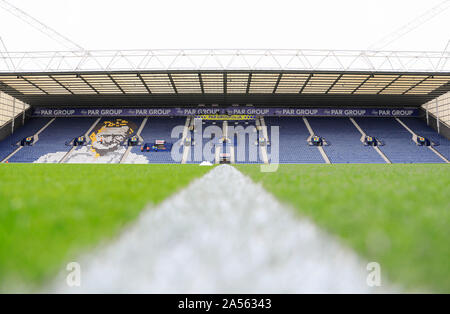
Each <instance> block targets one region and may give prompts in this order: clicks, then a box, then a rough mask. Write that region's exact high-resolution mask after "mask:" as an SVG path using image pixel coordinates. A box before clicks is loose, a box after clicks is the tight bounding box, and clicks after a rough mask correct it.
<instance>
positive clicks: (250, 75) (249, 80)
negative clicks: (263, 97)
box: [245, 72, 253, 94]
mask: <svg viewBox="0 0 450 314" xmlns="http://www.w3.org/2000/svg"><path fill="white" fill-rule="evenodd" d="M252 75H253V73H251V72H250V74H249V75H248V81H247V88H246V90H245V93H246V94H248V92H249V91H250V82H251V80H252Z"/></svg>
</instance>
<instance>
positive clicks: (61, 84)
mask: <svg viewBox="0 0 450 314" xmlns="http://www.w3.org/2000/svg"><path fill="white" fill-rule="evenodd" d="M49 77H50V78H51V79H52V80H53V81H55V82H56V83H58V84H59V86H61V87H62V88H64V89H65V90H66V91H68V92H69V93H71V94H72V95H74V93H73V92H72V91H71V90H70V89H68V88H67V87H66V86H64V84H63V83H61V82H60V81H58V80H57V79H55V78H54V77H53V76H51V75H49Z"/></svg>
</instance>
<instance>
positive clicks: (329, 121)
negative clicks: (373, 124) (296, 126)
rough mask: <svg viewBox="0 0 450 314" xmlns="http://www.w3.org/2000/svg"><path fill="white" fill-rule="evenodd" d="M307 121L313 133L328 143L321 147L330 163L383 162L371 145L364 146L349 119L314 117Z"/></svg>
mask: <svg viewBox="0 0 450 314" xmlns="http://www.w3.org/2000/svg"><path fill="white" fill-rule="evenodd" d="M308 121H309V123H310V125H311V127H312V129H313V130H314V133H315V134H316V135H319V136H323V137H324V138H325V140H326V141H327V142H329V143H330V145H329V146H323V149H324V151H325V153H326V154H327V156H328V158H329V159H330V161H331V163H385V161H384V160H383V158H381V156H380V155H379V154H378V153H377V152H376V151H375V150H374V149H373V148H372V147H370V146H364V144H363V143H362V142H361V133H359V131H358V130H357V129H356V127H355V126H354V125H353V123H352V122H351V121H350V119H348V118H317V117H316V118H308ZM371 135H374V136H376V135H375V134H371Z"/></svg>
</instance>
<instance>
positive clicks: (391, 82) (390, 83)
mask: <svg viewBox="0 0 450 314" xmlns="http://www.w3.org/2000/svg"><path fill="white" fill-rule="evenodd" d="M400 77H401V75H399V76H397V77H396V78H395V79H393V80H392V81H390V82H389V84H387V85H386V86H385V87H383V88H382V89H380V90H379V91H378V92H377V95H379V94H380V93H381V92H382V91H384V90H385V89H386V88H388V87H389V86H391V85H392V84H394V82H395V81H397V80H398V79H399V78H400Z"/></svg>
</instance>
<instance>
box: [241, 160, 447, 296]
mask: <svg viewBox="0 0 450 314" xmlns="http://www.w3.org/2000/svg"><path fill="white" fill-rule="evenodd" d="M237 168H238V169H239V170H241V171H242V172H244V173H245V174H247V175H249V176H250V177H252V178H253V179H254V181H256V182H261V183H262V185H263V186H264V187H265V188H266V189H267V190H268V191H270V192H271V193H273V194H274V195H275V196H277V197H278V198H279V199H280V200H283V201H284V202H286V203H288V204H290V205H291V206H292V207H294V208H295V209H297V210H298V212H299V213H300V214H302V215H305V216H307V217H309V218H311V219H312V220H313V221H314V222H316V224H318V225H319V226H321V227H322V228H323V229H325V230H327V231H329V232H330V233H332V234H334V235H337V236H338V237H339V238H341V239H342V240H343V241H344V242H345V243H346V244H347V245H349V246H350V247H352V248H354V249H355V250H356V251H357V252H358V253H360V255H361V256H363V257H364V258H366V259H367V260H369V261H376V262H378V263H380V265H381V269H382V272H383V270H384V274H387V276H388V278H389V279H390V280H391V281H393V282H394V283H398V284H400V285H401V286H402V287H404V288H406V289H408V290H410V291H432V292H434V291H437V292H447V293H449V292H450V267H449V260H450V244H449V243H450V242H449V241H450V167H449V166H448V165H445V164H443V165H419V164H411V165H406V164H399V165H281V166H280V168H279V169H278V171H277V172H273V173H261V172H260V171H259V167H258V166H254V165H242V166H237Z"/></svg>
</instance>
